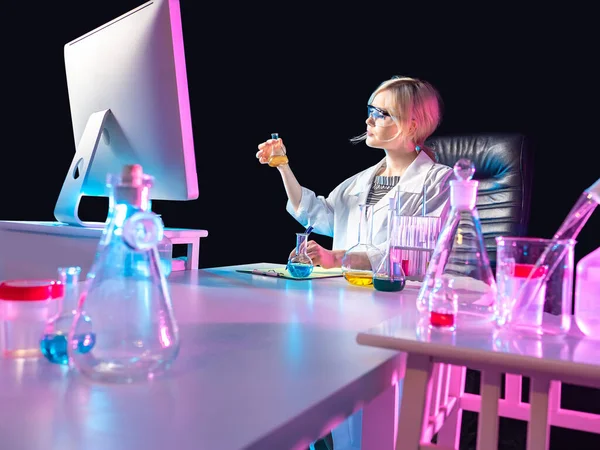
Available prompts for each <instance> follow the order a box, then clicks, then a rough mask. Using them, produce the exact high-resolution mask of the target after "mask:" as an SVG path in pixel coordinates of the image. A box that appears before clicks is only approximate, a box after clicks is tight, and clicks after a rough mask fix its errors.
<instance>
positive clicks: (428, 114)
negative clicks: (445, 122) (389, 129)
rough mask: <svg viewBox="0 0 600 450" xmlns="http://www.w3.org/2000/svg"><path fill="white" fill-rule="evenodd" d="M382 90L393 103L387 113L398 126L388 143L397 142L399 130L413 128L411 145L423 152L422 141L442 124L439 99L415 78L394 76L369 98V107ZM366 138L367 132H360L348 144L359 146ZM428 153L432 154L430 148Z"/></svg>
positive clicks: (433, 89) (434, 91) (432, 90)
mask: <svg viewBox="0 0 600 450" xmlns="http://www.w3.org/2000/svg"><path fill="white" fill-rule="evenodd" d="M383 91H389V92H391V93H392V99H393V101H392V104H391V105H390V107H389V108H387V111H388V112H389V113H390V116H391V118H392V120H393V121H394V122H395V123H396V125H398V133H397V134H396V135H395V136H394V137H393V138H392V139H391V140H394V139H396V138H397V137H398V136H399V135H400V134H401V132H402V131H401V130H409V129H411V127H414V135H413V141H414V144H415V145H418V146H420V147H421V148H422V149H425V148H424V143H425V140H426V139H427V138H428V137H429V136H431V135H432V134H433V132H434V131H435V130H436V129H437V127H438V126H439V124H440V122H441V117H442V98H441V96H440V94H439V92H438V91H437V89H435V88H434V87H433V86H432V85H431V84H429V83H428V82H426V81H423V80H419V79H417V78H410V77H399V76H394V77H392V78H391V79H389V80H387V81H384V82H383V83H381V84H380V85H379V87H377V89H375V91H374V92H373V93H372V94H371V96H370V97H369V104H371V103H372V102H373V99H374V98H375V96H376V95H377V94H379V93H380V92H383ZM413 124H414V125H413ZM365 139H366V133H363V134H362V135H360V136H356V137H354V138H352V139H351V141H352V142H354V143H358V142H361V141H364V140H365ZM427 150H428V152H431V149H427Z"/></svg>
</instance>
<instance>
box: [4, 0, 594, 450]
mask: <svg viewBox="0 0 600 450" xmlns="http://www.w3.org/2000/svg"><path fill="white" fill-rule="evenodd" d="M141 3H142V2H140V1H128V0H119V1H112V2H106V1H61V2H6V4H5V5H3V11H2V22H3V27H2V30H1V31H0V36H1V38H2V43H3V44H2V50H3V61H2V68H3V69H2V74H3V78H4V81H3V82H2V85H3V94H2V97H1V105H2V109H3V116H4V119H3V120H2V124H3V127H2V129H3V131H2V134H3V138H4V139H3V140H2V163H1V165H0V167H2V171H3V176H2V177H0V183H1V185H0V192H2V193H3V195H2V208H1V210H0V219H4V220H54V217H53V209H54V204H55V201H56V198H57V196H58V193H59V191H60V188H61V186H62V182H63V180H64V176H65V173H66V170H67V168H68V167H69V164H70V162H71V159H72V157H73V154H74V151H75V147H74V145H75V144H74V142H73V134H72V128H71V122H70V112H69V106H68V94H67V87H66V79H65V71H64V60H63V46H64V44H65V43H67V42H68V41H70V40H73V39H74V38H76V37H79V36H80V35H82V34H85V33H86V32H87V31H90V30H91V29H93V28H96V27H97V26H100V25H102V24H104V23H105V22H108V21H109V20H111V19H113V18H115V17H117V16H118V15H121V14H123V13H125V12H127V11H129V10H130V9H132V8H134V7H136V6H138V5H140V4H141ZM323 3H325V2H321V3H300V2H295V3H294V2H290V3H287V2H286V3H285V5H286V6H285V7H284V6H283V5H284V3H280V4H278V5H275V6H266V5H265V6H262V5H257V4H245V5H234V4H231V3H230V2H211V3H208V2H199V1H196V0H182V2H181V12H182V20H183V31H184V39H185V50H186V59H187V69H188V82H189V93H190V102H191V108H192V118H193V126H194V140H195V149H196V159H197V170H198V178H199V187H200V196H199V198H198V199H197V200H195V201H190V202H173V203H169V202H158V201H157V202H155V203H154V210H155V211H156V212H158V213H160V214H162V216H163V219H164V221H165V224H166V225H167V226H169V227H185V228H201V229H206V230H208V232H209V236H208V237H207V238H206V239H203V240H202V245H201V252H200V266H201V267H214V266H222V265H230V264H242V263H252V262H284V261H285V260H286V258H287V255H288V253H289V251H290V250H291V248H292V247H293V246H294V243H295V235H294V233H295V232H297V231H300V230H301V226H300V225H299V224H298V223H297V222H295V220H294V219H292V218H291V216H289V215H288V214H287V213H286V212H285V202H286V196H285V192H284V190H283V186H282V183H281V180H280V177H279V174H278V172H277V170H275V169H271V168H269V167H267V166H262V165H260V164H259V163H258V161H257V160H256V159H255V153H256V151H257V148H256V147H257V145H258V143H260V142H262V141H263V140H266V139H268V138H269V136H270V133H272V132H278V133H279V135H280V136H281V137H282V138H283V139H284V141H285V143H286V146H287V148H288V155H289V157H290V161H291V167H292V168H293V170H294V172H295V174H296V176H297V178H298V180H299V181H300V182H301V183H302V184H304V185H305V186H307V187H309V188H311V189H312V190H314V191H316V192H317V193H318V194H324V195H326V194H327V193H329V191H330V190H331V189H333V188H334V187H335V186H336V185H337V184H338V183H339V182H341V181H342V180H344V179H345V178H347V177H348V176H350V175H353V174H354V173H356V172H358V171H360V170H362V169H364V168H366V167H368V166H370V165H372V164H374V163H375V162H377V161H378V160H379V159H380V158H381V157H382V156H383V153H382V152H381V151H380V150H373V149H369V148H367V147H366V146H365V145H364V144H359V145H353V144H351V143H350V142H349V139H350V138H351V137H353V136H355V135H357V134H360V133H362V132H363V131H364V129H365V124H364V121H365V111H366V108H365V106H366V103H367V99H368V97H369V95H370V93H371V92H372V91H373V90H374V89H375V88H376V87H377V85H378V84H379V83H380V82H381V81H383V80H385V79H387V78H389V77H391V76H392V75H408V76H414V77H419V78H423V79H426V80H428V81H430V82H431V83H432V84H433V85H435V86H436V87H437V88H438V89H439V91H440V92H441V95H442V97H443V99H444V103H445V115H444V119H443V122H442V125H441V126H440V128H439V129H438V131H437V132H436V134H446V133H471V132H486V131H519V132H523V133H526V134H527V135H528V136H529V138H530V139H531V140H532V141H533V143H534V144H535V147H536V155H535V166H534V169H535V177H534V191H533V200H532V214H531V220H530V226H529V235H530V236H539V237H551V236H552V234H553V233H554V231H556V229H557V228H558V226H559V225H560V223H561V222H562V220H563V219H564V217H565V216H566V214H567V213H568V211H569V210H570V208H571V206H572V205H573V203H574V202H575V200H576V199H577V198H578V197H579V195H580V194H581V193H582V191H583V190H584V189H585V188H587V187H588V186H589V185H591V184H592V183H593V182H594V181H595V180H596V179H598V177H599V176H600V170H599V169H598V166H597V164H596V163H595V160H596V159H598V157H597V152H598V146H597V143H596V141H597V139H596V136H595V132H596V130H597V128H598V127H597V125H596V123H597V121H598V114H597V97H598V95H597V94H598V88H597V81H596V78H595V75H596V74H594V73H592V68H593V66H594V65H595V60H596V55H597V50H596V47H595V44H594V40H595V39H596V38H597V36H596V32H595V31H594V30H595V29H596V27H595V26H594V24H591V23H590V19H591V18H592V17H593V14H591V12H590V11H585V10H581V9H577V8H575V7H567V6H566V4H557V6H556V7H555V8H549V7H548V6H544V7H543V8H534V7H524V6H512V7H509V6H508V5H507V4H506V3H504V4H503V6H494V5H493V4H487V3H486V5H487V6H486V7H485V8H484V7H480V8H475V7H473V6H470V7H469V8H468V9H467V8H465V9H464V10H462V9H461V8H460V7H458V6H456V4H455V3H452V4H451V5H452V6H451V7H440V6H438V5H435V4H427V3H423V4H420V5H421V6H419V8H418V9H415V6H414V5H409V4H398V5H397V7H396V8H394V7H392V6H391V5H390V4H387V3H382V2H378V3H377V2H369V3H368V4H367V3H363V4H359V5H356V7H354V8H351V7H349V6H348V5H344V6H339V5H333V4H327V5H324V4H323ZM588 18H589V19H588ZM105 214H106V201H105V199H89V200H86V201H85V202H84V203H83V206H82V216H83V217H84V219H88V220H104V218H105ZM599 225H600V214H599V213H598V212H596V213H595V214H594V215H593V216H592V218H591V219H590V221H589V222H588V224H587V225H586V227H585V228H584V229H583V231H582V232H581V234H580V235H579V238H578V244H577V247H576V260H579V259H580V258H581V257H582V256H583V255H585V254H587V253H588V252H590V251H591V250H593V249H594V248H596V247H597V246H598V245H599V244H600V239H598V230H599V229H600V227H599ZM313 238H314V239H315V240H317V241H318V242H320V243H321V244H323V245H325V246H328V245H330V244H331V239H330V238H326V237H322V236H317V235H313ZM0 251H1V249H0ZM585 395H587V394H585ZM590 395H591V393H590ZM594 395H596V394H594ZM588 398H589V396H588ZM596 398H598V396H597V395H596ZM565 433H567V432H565ZM568 433H570V434H568V436H567V437H568V438H569V439H571V438H573V437H576V438H577V439H579V438H580V436H581V435H583V433H576V432H568ZM521 434H522V433H521ZM521 434H519V436H520V435H521ZM514 440H516V441H519V442H520V444H515V445H516V447H514V448H521V444H522V443H523V442H524V439H520V438H519V439H516V438H515V439H514ZM579 442H580V443H581V442H582V441H581V440H580V441H579ZM595 442H596V443H597V442H598V441H597V440H596V441H595ZM507 445H508V444H507ZM581 445H585V444H584V443H582V444H581ZM590 445H592V444H590ZM506 448H509V447H506ZM510 448H513V447H510ZM523 448H524V447H523ZM556 448H564V447H558V446H557V447H556ZM578 448H592V447H582V446H578Z"/></svg>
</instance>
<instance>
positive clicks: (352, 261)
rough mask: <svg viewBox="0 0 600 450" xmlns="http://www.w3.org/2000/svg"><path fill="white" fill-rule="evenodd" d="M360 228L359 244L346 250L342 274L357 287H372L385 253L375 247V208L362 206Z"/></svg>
mask: <svg viewBox="0 0 600 450" xmlns="http://www.w3.org/2000/svg"><path fill="white" fill-rule="evenodd" d="M359 208H360V222H359V226H358V243H357V244H356V245H354V246H353V247H351V248H349V249H348V250H346V253H345V254H344V256H343V258H342V274H343V275H344V278H345V279H346V281H348V282H349V283H350V284H353V285H355V286H371V285H372V284H373V272H374V271H375V270H376V269H377V267H379V264H380V263H381V259H382V258H383V256H384V255H383V252H382V251H381V250H379V249H378V248H377V247H375V246H374V245H373V243H372V242H373V241H372V237H373V221H372V218H373V206H372V205H366V204H362V205H359Z"/></svg>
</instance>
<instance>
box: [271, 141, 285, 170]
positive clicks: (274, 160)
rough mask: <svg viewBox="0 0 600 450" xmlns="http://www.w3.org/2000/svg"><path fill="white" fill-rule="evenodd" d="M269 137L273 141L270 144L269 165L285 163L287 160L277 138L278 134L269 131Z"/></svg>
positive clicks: (274, 165)
mask: <svg viewBox="0 0 600 450" xmlns="http://www.w3.org/2000/svg"><path fill="white" fill-rule="evenodd" d="M271 139H273V140H274V141H275V142H273V143H272V145H271V152H270V154H269V166H270V167H277V166H281V165H283V164H287V163H288V162H289V161H288V157H287V155H286V154H285V147H284V146H283V144H282V143H281V140H280V139H279V134H277V133H271Z"/></svg>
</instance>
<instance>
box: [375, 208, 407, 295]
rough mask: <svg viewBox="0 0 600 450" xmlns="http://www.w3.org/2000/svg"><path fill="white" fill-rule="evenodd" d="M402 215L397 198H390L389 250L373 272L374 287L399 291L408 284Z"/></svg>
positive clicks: (381, 289) (388, 290) (387, 290)
mask: <svg viewBox="0 0 600 450" xmlns="http://www.w3.org/2000/svg"><path fill="white" fill-rule="evenodd" d="M399 219H400V215H399V212H398V210H397V208H396V198H390V205H389V210H388V229H387V250H386V253H385V255H384V256H383V258H382V260H381V263H380V264H379V267H377V270H376V271H375V273H374V274H373V287H374V288H375V289H376V290H378V291H384V292H398V291H401V290H402V289H404V286H405V285H406V274H405V273H404V270H402V256H401V253H402V251H401V248H400V247H401V242H400V229H399V228H400V227H399V224H400V220H399Z"/></svg>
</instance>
